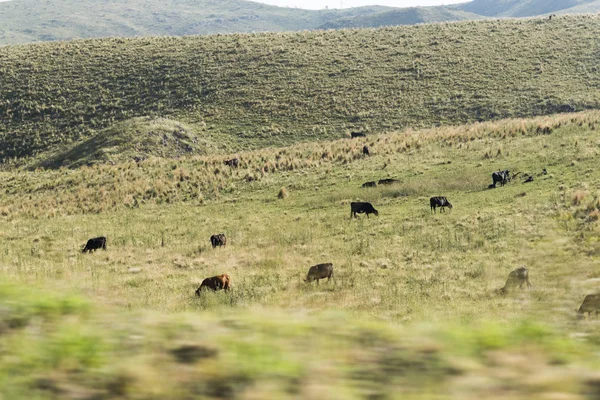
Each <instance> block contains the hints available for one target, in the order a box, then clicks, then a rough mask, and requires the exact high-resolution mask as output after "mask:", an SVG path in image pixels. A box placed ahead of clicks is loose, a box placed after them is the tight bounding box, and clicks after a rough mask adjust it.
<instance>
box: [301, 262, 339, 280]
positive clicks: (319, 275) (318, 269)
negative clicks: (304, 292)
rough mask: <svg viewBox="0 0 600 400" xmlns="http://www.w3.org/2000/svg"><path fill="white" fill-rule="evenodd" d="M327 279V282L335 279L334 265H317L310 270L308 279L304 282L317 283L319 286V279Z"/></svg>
mask: <svg viewBox="0 0 600 400" xmlns="http://www.w3.org/2000/svg"><path fill="white" fill-rule="evenodd" d="M325 278H327V282H329V281H330V280H331V278H333V264H332V263H324V264H317V265H315V266H313V267H310V269H309V270H308V275H306V279H305V280H304V282H312V281H315V280H316V281H317V285H318V284H319V279H325Z"/></svg>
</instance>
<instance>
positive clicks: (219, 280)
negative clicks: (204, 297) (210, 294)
mask: <svg viewBox="0 0 600 400" xmlns="http://www.w3.org/2000/svg"><path fill="white" fill-rule="evenodd" d="M230 286H231V279H230V278H229V275H227V274H223V275H217V276H211V277H210V278H206V279H204V280H203V281H202V284H200V287H199V288H198V289H196V296H200V293H201V292H202V290H204V289H210V290H212V291H217V290H225V291H227V290H229V288H230Z"/></svg>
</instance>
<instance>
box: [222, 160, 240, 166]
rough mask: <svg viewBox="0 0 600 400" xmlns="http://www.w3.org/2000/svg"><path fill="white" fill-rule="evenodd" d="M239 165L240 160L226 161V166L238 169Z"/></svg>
mask: <svg viewBox="0 0 600 400" xmlns="http://www.w3.org/2000/svg"><path fill="white" fill-rule="evenodd" d="M238 164H239V160H238V159H237V158H232V159H231V160H225V165H229V166H230V167H233V168H237V167H238Z"/></svg>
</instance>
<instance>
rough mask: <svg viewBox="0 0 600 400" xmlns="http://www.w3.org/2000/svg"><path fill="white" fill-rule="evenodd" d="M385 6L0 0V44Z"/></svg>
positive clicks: (253, 22) (285, 27)
mask: <svg viewBox="0 0 600 400" xmlns="http://www.w3.org/2000/svg"><path fill="white" fill-rule="evenodd" d="M385 9H387V8H386V7H360V8H352V9H344V10H321V11H311V10H302V9H295V8H283V7H274V6H268V5H265V4H261V3H255V2H252V1H243V0H221V1H216V0H167V1H159V0H144V1H142V0H129V1H127V2H123V1H118V0H107V1H95V0H86V1H73V0H41V1H38V0H12V1H9V2H0V22H1V23H0V46H1V45H7V44H13V45H14V44H21V43H30V42H37V41H51V40H71V39H84V38H98V37H109V36H119V37H133V36H165V35H169V36H183V35H201V34H214V33H235V32H238V33H239V32H265V31H271V32H278V31H290V30H305V29H315V28H317V27H319V26H320V25H322V24H324V23H326V22H327V21H330V20H333V19H337V18H345V17H352V16H355V15H368V14H371V13H373V12H380V11H383V10H385Z"/></svg>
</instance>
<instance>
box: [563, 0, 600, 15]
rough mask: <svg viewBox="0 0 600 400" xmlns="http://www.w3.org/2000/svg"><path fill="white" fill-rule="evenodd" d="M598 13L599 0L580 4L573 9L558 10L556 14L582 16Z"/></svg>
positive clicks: (599, 8) (599, 10) (599, 9)
mask: <svg viewBox="0 0 600 400" xmlns="http://www.w3.org/2000/svg"><path fill="white" fill-rule="evenodd" d="M598 12H600V0H595V1H592V2H589V3H585V4H581V5H578V6H575V7H571V8H567V9H565V10H560V11H558V12H557V14H584V13H598Z"/></svg>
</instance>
